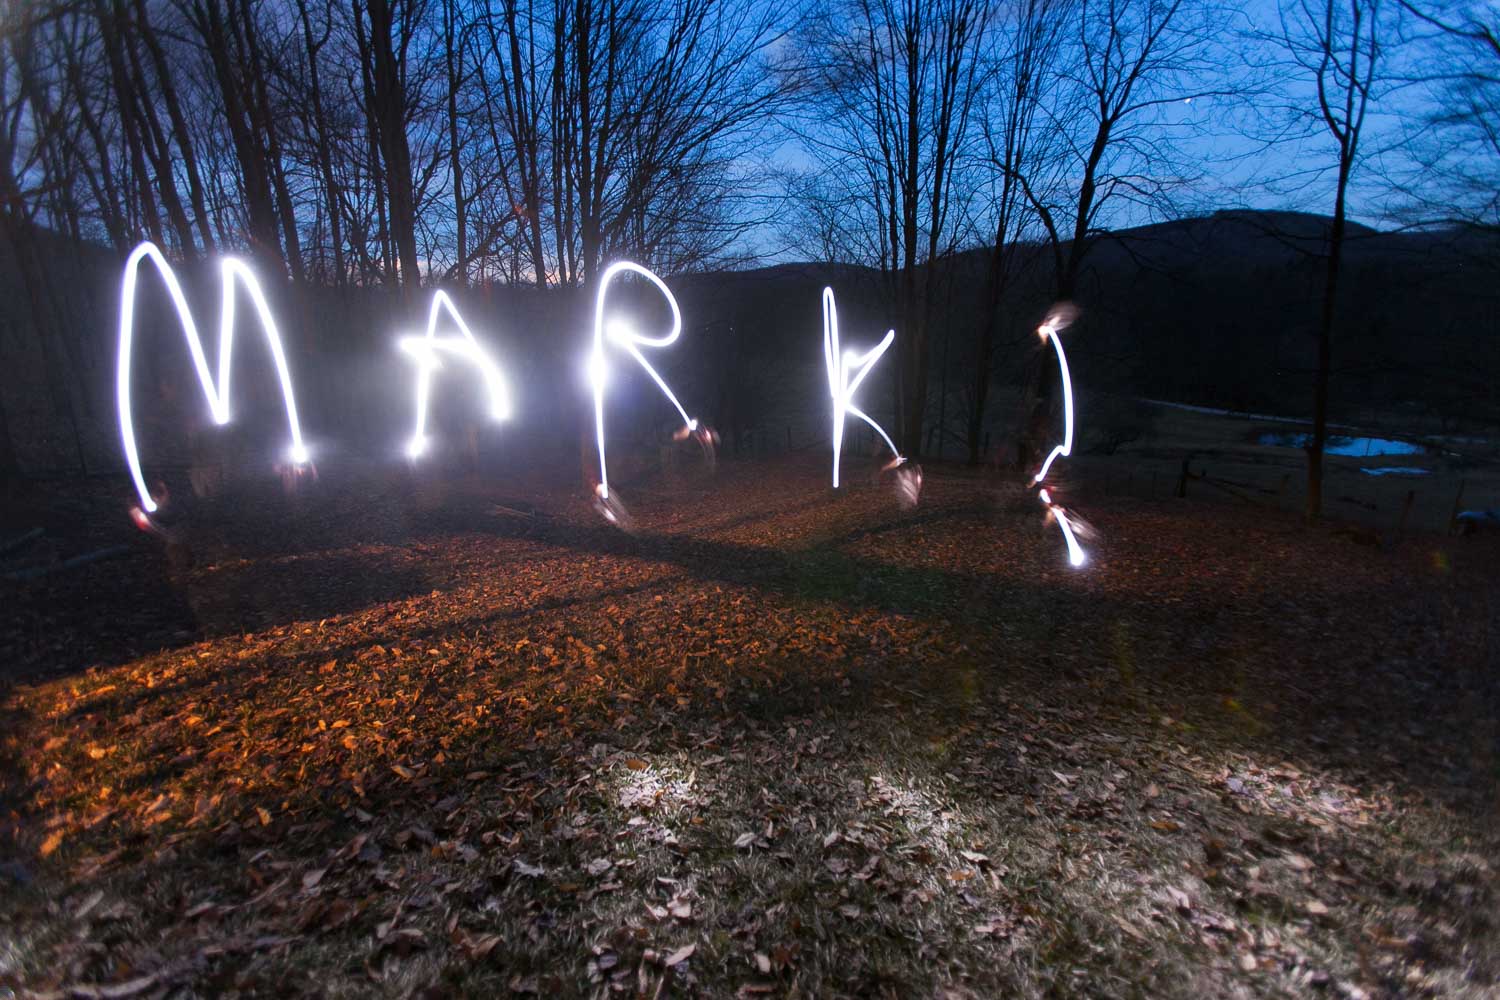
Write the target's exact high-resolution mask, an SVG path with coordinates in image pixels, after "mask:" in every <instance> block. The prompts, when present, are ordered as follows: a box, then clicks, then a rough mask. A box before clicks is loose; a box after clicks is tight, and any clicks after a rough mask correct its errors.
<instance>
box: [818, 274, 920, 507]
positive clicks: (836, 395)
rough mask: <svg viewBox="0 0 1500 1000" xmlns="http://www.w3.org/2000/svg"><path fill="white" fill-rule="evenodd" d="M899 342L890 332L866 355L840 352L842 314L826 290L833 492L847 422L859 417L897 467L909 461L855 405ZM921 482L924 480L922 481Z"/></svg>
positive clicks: (825, 344)
mask: <svg viewBox="0 0 1500 1000" xmlns="http://www.w3.org/2000/svg"><path fill="white" fill-rule="evenodd" d="M895 339H896V331H895V330H887V331H886V333H885V336H884V337H883V338H881V341H880V343H878V344H876V345H875V346H874V347H872V348H870V349H869V350H868V351H866V352H865V353H863V354H860V353H858V352H856V351H843V352H840V350H839V310H838V306H837V304H835V302H834V301H833V289H832V288H824V289H823V364H824V365H825V367H827V369H828V392H829V395H831V396H832V397H833V488H834V489H838V488H839V456H840V453H841V452H842V451H843V450H844V418H845V417H848V416H850V415H853V416H856V417H858V418H859V419H861V420H863V421H864V422H865V423H867V424H869V425H870V426H871V427H873V428H875V433H877V434H879V435H880V438H881V440H883V441H884V442H885V443H886V446H887V447H889V448H890V449H891V455H892V456H894V457H893V459H892V464H893V465H901V464H902V463H904V462H905V461H906V459H905V458H904V457H902V455H901V450H900V449H899V448H897V447H896V444H895V442H894V441H892V440H891V438H890V435H889V434H887V433H886V432H885V429H884V428H883V427H881V426H880V425H879V424H877V423H876V422H875V421H874V420H873V419H872V418H871V417H870V415H869V414H867V413H865V412H864V411H863V410H861V409H860V408H859V407H857V406H855V405H854V391H855V390H856V389H858V388H859V385H860V383H861V382H863V381H864V380H865V377H866V376H868V375H869V374H870V369H871V368H873V367H874V366H875V362H877V361H879V360H880V356H881V355H882V354H884V353H885V352H886V350H887V349H888V348H889V347H890V346H891V344H892V342H894V341H895ZM918 482H920V480H918Z"/></svg>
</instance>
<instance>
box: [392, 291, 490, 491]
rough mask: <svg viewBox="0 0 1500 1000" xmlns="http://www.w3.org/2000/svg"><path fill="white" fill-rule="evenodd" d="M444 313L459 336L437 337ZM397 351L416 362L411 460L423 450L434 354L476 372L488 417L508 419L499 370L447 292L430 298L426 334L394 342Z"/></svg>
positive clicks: (436, 361) (408, 448) (438, 365)
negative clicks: (449, 357) (486, 400)
mask: <svg viewBox="0 0 1500 1000" xmlns="http://www.w3.org/2000/svg"><path fill="white" fill-rule="evenodd" d="M443 311H446V312H447V313H448V316H449V317H450V318H451V319H452V320H453V325H454V326H456V327H458V332H459V334H460V336H457V337H454V336H448V337H439V336H438V335H437V326H438V314H439V313H440V312H443ZM397 343H398V344H399V346H400V348H401V350H403V351H405V352H406V353H407V354H409V355H411V356H412V359H413V360H415V361H416V363H417V426H416V429H415V430H414V431H413V432H412V436H411V440H410V441H409V442H408V443H407V445H406V454H407V457H409V458H411V459H412V460H413V461H415V460H416V459H418V458H421V457H422V455H423V453H425V452H426V451H427V403H428V399H429V397H430V393H431V382H432V373H433V372H435V371H437V370H438V369H439V368H441V367H443V363H442V361H441V360H439V358H438V353H439V352H440V351H441V352H446V353H448V354H450V355H452V356H454V357H456V358H459V359H461V360H463V361H467V362H469V363H470V364H472V365H473V366H474V367H475V368H478V369H479V374H480V376H481V377H483V379H484V389H485V393H486V394H487V395H488V397H489V403H490V417H491V418H492V419H494V420H497V421H498V420H505V419H506V418H507V417H509V416H510V411H511V403H510V393H509V391H508V390H507V389H506V386H505V379H504V378H503V377H502V376H501V374H500V368H499V366H498V365H496V364H495V362H494V361H493V360H491V358H490V356H489V353H488V352H487V351H485V349H484V347H483V345H481V344H480V343H479V341H478V340H477V339H476V338H475V336H474V333H473V331H471V330H470V329H469V324H467V323H465V322H464V318H463V317H462V316H460V315H459V313H458V308H457V307H456V306H454V304H453V300H452V299H450V298H449V297H448V293H447V292H443V291H439V292H438V293H437V294H435V295H434V296H433V297H432V308H431V309H430V310H429V311H428V313H427V333H426V335H425V336H421V337H402V338H401V339H400V340H399V341H398V342H397Z"/></svg>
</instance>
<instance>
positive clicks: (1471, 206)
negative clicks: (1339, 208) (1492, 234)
mask: <svg viewBox="0 0 1500 1000" xmlns="http://www.w3.org/2000/svg"><path fill="white" fill-rule="evenodd" d="M1400 3H1401V7H1402V12H1403V13H1404V14H1405V15H1407V21H1408V22H1409V26H1410V29H1411V30H1410V31H1409V32H1405V33H1404V34H1405V35H1407V36H1408V37H1410V40H1411V41H1413V42H1415V43H1418V44H1420V45H1421V46H1422V50H1423V51H1424V53H1425V54H1426V55H1427V56H1428V58H1426V59H1424V60H1421V61H1420V63H1419V68H1418V69H1416V70H1415V72H1414V73H1413V74H1412V75H1413V76H1414V77H1415V81H1416V82H1417V83H1418V84H1420V85H1421V87H1422V90H1423V91H1425V93H1426V96H1427V98H1428V101H1429V104H1428V107H1427V109H1426V113H1425V114H1424V115H1422V116H1421V119H1420V121H1419V122H1418V123H1417V125H1418V129H1417V131H1416V133H1415V134H1414V135H1411V136H1410V137H1408V139H1407V141H1406V143H1405V144H1404V145H1403V149H1404V151H1405V152H1407V153H1408V154H1409V156H1410V162H1409V163H1408V164H1407V167H1408V170H1407V175H1406V176H1403V177H1401V178H1399V185H1400V189H1401V191H1402V194H1403V195H1404V196H1405V197H1406V198H1407V199H1408V201H1409V203H1410V204H1409V205H1408V206H1407V214H1408V215H1410V216H1412V217H1414V219H1416V220H1417V221H1424V222H1432V221H1438V222H1445V223H1449V224H1456V225H1460V226H1467V227H1479V228H1485V229H1491V230H1493V229H1500V8H1497V7H1496V6H1495V5H1494V4H1492V3H1491V4H1484V3H1473V2H1469V0H1464V2H1451V3H1446V4H1443V3H1436V4H1435V3H1423V4H1416V3H1412V2H1410V0H1400Z"/></svg>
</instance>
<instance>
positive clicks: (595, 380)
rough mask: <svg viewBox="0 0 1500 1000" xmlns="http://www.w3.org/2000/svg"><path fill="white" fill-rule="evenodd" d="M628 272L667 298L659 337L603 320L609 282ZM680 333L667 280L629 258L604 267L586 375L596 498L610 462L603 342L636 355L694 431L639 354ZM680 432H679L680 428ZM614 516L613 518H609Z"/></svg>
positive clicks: (694, 426) (602, 494) (604, 494)
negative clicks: (595, 451)
mask: <svg viewBox="0 0 1500 1000" xmlns="http://www.w3.org/2000/svg"><path fill="white" fill-rule="evenodd" d="M626 273H631V274H638V275H640V276H641V277H643V278H645V279H646V280H648V281H650V282H651V283H652V284H653V285H655V286H656V288H657V290H658V291H660V292H661V294H662V297H663V298H665V299H666V300H667V305H668V306H669V307H670V308H671V310H672V328H671V329H670V330H668V331H667V332H666V333H665V334H663V335H662V336H660V337H647V336H643V335H642V334H640V333H637V332H636V330H635V329H634V328H633V327H631V326H630V325H629V324H628V323H626V322H624V321H623V320H619V319H611V320H610V321H609V322H608V323H606V322H605V320H604V306H605V301H606V297H607V296H608V294H609V287H610V283H611V282H613V281H614V280H615V278H617V277H619V276H620V275H623V274H626ZM681 334H682V311H681V310H680V309H678V308H677V300H676V299H675V298H673V297H672V292H671V290H670V289H668V288H667V285H666V282H664V281H662V280H661V279H660V278H658V277H657V276H656V275H655V274H653V273H652V272H651V271H649V270H647V269H646V268H644V267H642V266H641V265H640V264H635V263H632V262H631V261H628V260H622V261H618V262H616V263H614V264H611V265H610V266H609V267H608V268H606V269H605V271H604V274H603V276H602V277H600V279H599V295H598V297H597V298H596V299H595V301H594V348H593V351H592V352H591V353H590V354H589V361H588V375H589V384H590V385H591V386H592V387H593V390H594V436H595V439H596V440H597V442H598V445H599V485H598V487H597V491H596V492H597V494H598V498H599V500H601V501H608V500H609V499H610V495H609V463H608V462H607V461H606V460H605V454H604V389H605V386H606V385H608V383H609V360H608V359H607V358H606V357H605V354H604V345H605V343H606V342H608V343H610V344H613V345H614V346H615V347H618V348H619V349H620V350H623V351H624V352H625V353H627V354H629V355H630V356H631V357H632V358H635V360H636V362H637V363H638V364H639V365H640V366H641V367H642V368H644V369H646V374H647V375H650V376H651V380H652V381H653V382H655V383H656V384H657V386H659V387H660V388H661V391H662V393H663V394H664V395H665V396H666V397H667V399H668V400H669V401H670V402H671V404H672V406H673V407H674V408H676V410H677V412H678V413H679V414H681V415H682V424H683V429H684V430H685V431H686V432H687V433H688V434H695V433H696V432H697V431H698V430H699V427H698V421H697V420H694V419H693V418H692V417H689V416H688V415H687V411H686V410H684V409H683V408H682V404H681V403H679V402H678V401H677V397H676V396H674V395H673V394H672V390H671V389H670V388H668V386H667V383H666V381H665V380H664V379H663V378H662V377H661V376H660V375H659V374H657V371H656V369H655V368H652V367H651V363H650V362H649V361H647V360H646V358H645V356H644V355H643V354H641V350H640V349H641V348H642V347H667V346H669V345H671V344H673V343H675V342H676V340H677V338H678V337H679V336H680V335H681ZM679 433H681V432H679ZM705 440H708V438H706V437H702V438H700V442H702V441H705ZM610 520H612V521H613V520H614V519H612V518H611V519H610Z"/></svg>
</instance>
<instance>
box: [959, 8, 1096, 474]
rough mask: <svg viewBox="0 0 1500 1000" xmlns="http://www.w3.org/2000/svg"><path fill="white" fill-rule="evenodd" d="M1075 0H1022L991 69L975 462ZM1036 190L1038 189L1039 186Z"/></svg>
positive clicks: (971, 445)
mask: <svg viewBox="0 0 1500 1000" xmlns="http://www.w3.org/2000/svg"><path fill="white" fill-rule="evenodd" d="M1073 6H1074V4H1073V3H1072V2H1071V0H1024V2H1022V3H1019V4H1017V5H1016V6H1015V8H1014V9H1013V10H1012V11H1011V14H1010V18H1009V20H1008V21H1007V23H1005V24H1004V25H1003V28H1002V32H1003V33H1002V34H1001V36H1000V41H999V43H998V48H999V51H998V53H997V57H996V64H995V66H994V67H993V70H992V76H991V82H990V86H991V87H992V96H991V101H990V104H989V105H988V106H987V108H986V110H987V111H988V112H989V113H988V114H987V115H986V117H985V121H984V137H985V145H986V149H987V153H988V157H989V161H990V163H991V165H992V168H993V171H994V173H995V175H996V178H995V182H994V183H995V184H997V187H996V188H995V189H994V194H993V201H992V207H991V209H990V211H991V218H992V226H993V232H994V244H993V246H992V247H991V248H990V254H989V263H988V266H987V268H986V271H985V284H984V292H983V295H982V299H981V301H982V304H983V305H982V308H983V310H984V312H983V316H982V317H981V319H980V326H979V333H978V336H977V338H976V340H975V344H974V358H973V373H972V374H973V380H974V381H973V383H972V388H971V391H970V396H969V413H968V449H969V464H970V465H977V464H978V463H979V457H980V454H979V453H980V447H981V445H982V443H983V433H984V431H983V428H984V412H985V405H986V402H987V401H988V398H989V390H990V379H991V377H992V376H993V371H992V368H993V364H994V351H995V337H996V334H997V332H998V330H999V326H1000V310H1001V305H1002V303H1003V302H1004V300H1005V297H1006V292H1007V291H1008V290H1009V287H1010V284H1011V281H1012V279H1013V278H1014V277H1015V275H1016V272H1017V270H1018V268H1019V265H1020V263H1021V259H1022V253H1023V248H1022V247H1021V245H1020V242H1021V239H1022V236H1023V235H1024V234H1025V233H1026V231H1027V229H1028V227H1029V224H1030V223H1031V222H1032V220H1034V219H1035V214H1034V212H1033V211H1032V208H1031V205H1030V204H1028V202H1027V200H1026V198H1025V197H1024V195H1023V193H1022V191H1023V189H1022V185H1021V179H1022V178H1024V177H1037V178H1038V179H1037V180H1036V184H1037V185H1038V187H1039V186H1040V184H1041V183H1042V182H1041V180H1040V179H1039V177H1040V171H1037V170H1035V169H1034V168H1033V165H1032V160H1033V159H1043V158H1045V157H1047V156H1049V155H1050V152H1051V151H1049V150H1047V149H1045V148H1038V147H1039V146H1040V145H1041V144H1042V143H1044V142H1045V141H1046V140H1047V139H1048V138H1051V137H1053V136H1049V135H1048V134H1047V131H1046V130H1045V129H1044V128H1042V127H1041V125H1042V123H1041V122H1039V121H1038V119H1039V118H1040V117H1042V114H1043V107H1044V102H1045V100H1046V99H1047V97H1048V96H1049V94H1050V93H1051V88H1053V87H1055V86H1056V84H1057V82H1058V78H1057V76H1056V74H1055V72H1054V65H1055V63H1056V59H1057V56H1058V53H1059V50H1060V49H1061V46H1062V42H1063V36H1064V32H1065V30H1066V26H1067V23H1068V18H1069V17H1070V16H1071V15H1072V13H1073ZM1034 190H1035V189H1034Z"/></svg>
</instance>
